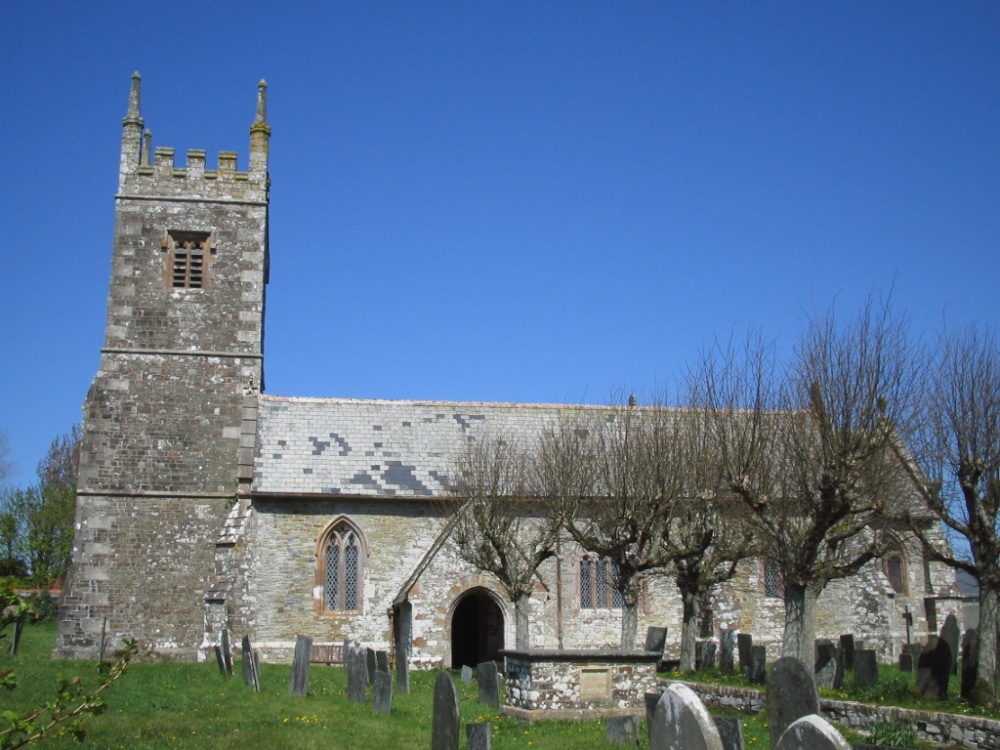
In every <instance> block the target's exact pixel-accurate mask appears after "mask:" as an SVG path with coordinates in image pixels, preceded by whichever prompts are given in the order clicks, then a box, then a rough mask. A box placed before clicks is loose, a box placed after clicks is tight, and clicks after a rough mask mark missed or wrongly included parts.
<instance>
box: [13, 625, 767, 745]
mask: <svg viewBox="0 0 1000 750" xmlns="http://www.w3.org/2000/svg"><path fill="white" fill-rule="evenodd" d="M54 643H55V625H54V624H52V623H44V624H41V625H33V626H29V627H27V628H25V630H24V637H23V639H22V641H21V649H20V651H19V653H18V655H17V656H16V657H12V656H11V655H10V654H9V653H7V651H6V648H4V649H3V653H2V654H0V670H3V669H5V668H7V667H11V666H13V667H14V668H15V670H16V672H17V674H18V678H19V685H18V687H17V689H15V690H14V691H12V692H7V691H4V692H3V694H2V698H0V705H2V708H3V709H8V708H9V709H12V710H16V711H24V710H27V709H28V708H30V707H32V706H37V705H39V704H41V703H44V702H45V701H47V700H49V699H50V698H51V697H52V694H53V691H54V690H55V687H56V684H57V680H58V677H59V676H60V675H65V676H79V677H82V678H84V680H85V681H87V682H88V683H93V682H95V681H96V680H95V678H96V674H97V665H96V663H94V662H87V661H62V660H53V659H51V658H50V654H51V651H52V647H53V645H54ZM6 645H7V642H6V641H4V646H5V647H6ZM235 667H236V668H235V670H234V671H235V672H236V675H235V676H234V677H233V678H231V679H229V678H224V677H222V676H221V675H220V674H219V670H218V668H217V667H216V665H215V662H214V660H213V661H211V662H205V663H201V664H190V663H186V664H178V663H169V662H160V663H134V664H133V665H132V666H131V667H130V668H129V671H128V673H127V674H126V675H125V677H124V678H123V679H122V680H120V681H119V682H118V683H116V684H115V685H113V686H112V687H111V688H110V689H109V691H108V692H107V694H106V698H107V704H108V708H107V711H106V712H105V713H103V714H101V715H100V716H94V717H90V718H88V719H87V720H86V727H87V730H88V731H87V736H86V740H85V741H84V743H83V745H80V743H78V742H77V741H76V740H74V739H73V738H72V737H71V736H69V735H68V734H67V735H66V736H56V737H53V738H52V739H47V740H45V741H43V743H41V744H40V745H39V747H44V748H46V749H48V748H81V747H82V748H93V749H95V750H112V749H118V748H121V749H122V750H124V749H126V748H127V749H128V750H146V749H149V748H156V749H159V748H204V747H213V748H241V749H245V748H247V747H253V748H255V749H257V748H261V749H266V748H290V749H293V750H294V749H297V748H302V749H304V750H308V749H311V748H317V750H318V749H319V748H323V749H324V750H328V749H329V748H331V747H334V748H338V750H351V749H352V748H357V749H358V750H362V748H363V749H365V750H369V749H370V748H403V749H405V748H414V750H426V748H427V747H429V746H430V736H431V707H432V703H433V693H434V679H435V673H434V672H411V673H410V680H411V693H410V694H409V695H403V694H400V693H398V692H397V693H395V694H394V696H393V709H392V714H391V715H389V716H385V715H377V714H374V713H373V712H372V708H371V704H370V703H369V704H358V703H351V702H349V701H348V700H347V697H346V694H347V681H346V677H345V675H344V671H343V669H341V668H340V667H328V666H324V665H313V667H312V669H310V674H309V694H308V696H306V697H298V698H297V697H294V696H292V695H291V693H290V691H289V680H290V677H291V667H290V666H285V665H275V664H261V692H260V693H259V694H254V693H253V692H252V691H251V690H250V688H248V687H247V686H245V685H244V684H243V680H242V679H241V678H240V676H239V675H240V670H239V663H238V660H237V664H236V665H235ZM455 683H456V687H457V688H458V691H459V697H460V701H461V710H462V724H463V727H462V730H461V733H462V735H461V736H462V747H464V746H465V728H464V725H465V724H466V723H469V722H474V721H489V722H490V723H491V724H492V726H493V747H494V748H495V750H514V749H515V748H517V749H523V750H541V749H542V748H545V749H546V750H550V749H551V750H581V748H605V747H610V745H608V743H607V742H606V740H605V736H604V732H605V725H604V723H603V722H588V723H570V722H538V723H535V724H525V723H523V722H521V721H518V720H516V719H510V718H507V717H503V716H500V715H499V714H498V713H496V712H495V711H492V710H491V709H489V708H487V707H486V706H484V705H482V704H480V703H478V702H477V700H476V697H477V694H476V684H475V683H474V682H473V683H471V684H462V682H461V681H460V680H459V679H458V678H457V675H456V679H455ZM645 734H646V729H645V725H643V727H642V728H641V730H640V738H641V742H640V747H648V742H647V741H646V736H645ZM744 738H745V740H746V742H747V747H748V748H765V749H766V748H768V746H769V745H768V740H767V728H766V725H765V724H764V720H763V718H762V717H761V718H757V719H748V720H745V722H744Z"/></svg>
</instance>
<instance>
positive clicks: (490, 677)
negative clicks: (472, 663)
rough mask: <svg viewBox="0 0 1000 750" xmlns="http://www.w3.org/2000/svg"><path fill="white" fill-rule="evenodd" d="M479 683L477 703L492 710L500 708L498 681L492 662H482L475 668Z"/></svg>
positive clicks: (494, 665) (495, 668) (495, 666)
mask: <svg viewBox="0 0 1000 750" xmlns="http://www.w3.org/2000/svg"><path fill="white" fill-rule="evenodd" d="M476 680H477V681H478V682H479V702H480V703H485V704H486V705H487V706H492V707H493V708H500V680H499V675H498V674H497V665H496V662H494V661H484V662H483V663H482V664H480V665H478V666H477V667H476Z"/></svg>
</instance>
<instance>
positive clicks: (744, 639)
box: [736, 633, 753, 674]
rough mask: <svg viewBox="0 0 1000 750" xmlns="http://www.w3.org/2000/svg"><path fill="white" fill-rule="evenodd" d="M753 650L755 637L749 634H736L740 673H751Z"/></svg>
mask: <svg viewBox="0 0 1000 750" xmlns="http://www.w3.org/2000/svg"><path fill="white" fill-rule="evenodd" d="M752 648H753V636H752V635H750V634H749V633H737V634H736V651H737V653H738V654H739V656H740V672H742V673H743V674H748V673H749V671H750V649H752Z"/></svg>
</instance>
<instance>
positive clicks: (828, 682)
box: [815, 639, 843, 690]
mask: <svg viewBox="0 0 1000 750" xmlns="http://www.w3.org/2000/svg"><path fill="white" fill-rule="evenodd" d="M838 667H839V660H838V659H837V647H836V646H835V645H834V644H833V641H830V640H826V639H823V640H819V641H816V665H815V673H816V685H817V686H818V687H822V688H826V689H827V690H833V689H834V686H835V685H836V684H837V677H838V674H837V672H838V671H840V672H841V674H840V675H839V676H840V678H841V679H843V670H842V669H838Z"/></svg>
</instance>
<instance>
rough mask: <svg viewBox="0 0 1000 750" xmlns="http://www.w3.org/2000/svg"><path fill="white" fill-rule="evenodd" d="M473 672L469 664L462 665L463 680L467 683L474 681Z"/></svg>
mask: <svg viewBox="0 0 1000 750" xmlns="http://www.w3.org/2000/svg"><path fill="white" fill-rule="evenodd" d="M472 674H473V671H472V667H470V666H469V665H468V664H464V665H462V682H464V683H465V684H466V685H468V684H469V683H470V682H472Z"/></svg>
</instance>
